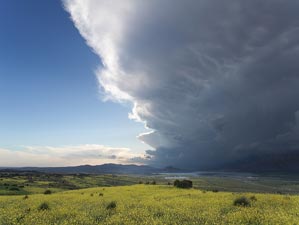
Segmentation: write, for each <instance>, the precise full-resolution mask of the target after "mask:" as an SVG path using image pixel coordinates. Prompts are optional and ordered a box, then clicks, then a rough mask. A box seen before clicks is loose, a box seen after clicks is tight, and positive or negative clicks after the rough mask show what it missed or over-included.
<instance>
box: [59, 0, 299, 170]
mask: <svg viewBox="0 0 299 225" xmlns="http://www.w3.org/2000/svg"><path fill="white" fill-rule="evenodd" d="M64 5H65V8H66V10H67V11H68V12H69V13H70V15H71V18H72V20H73V22H74V24H75V26H76V27H77V28H78V30H79V31H80V33H81V35H82V36H83V37H84V38H85V39H86V41H87V44H88V45H89V46H91V48H92V49H93V50H94V51H95V52H96V53H97V54H98V55H99V57H100V58H101V60H102V62H103V64H104V67H103V68H100V69H99V70H98V71H97V77H98V80H99V84H100V88H101V90H103V92H104V98H105V99H107V100H113V101H119V102H130V103H132V105H133V108H132V113H131V114H130V115H129V117H130V118H131V119H134V120H136V121H139V122H143V123H144V124H145V126H146V127H147V128H148V129H149V132H148V133H146V134H140V136H139V139H140V140H141V141H143V142H145V143H147V144H148V145H150V146H151V147H152V148H154V149H155V150H150V151H147V153H146V158H141V157H140V158H139V157H136V158H134V159H133V161H135V162H144V163H149V164H153V165H173V166H177V167H180V168H196V169H203V168H223V167H225V166H226V165H227V164H231V163H236V162H240V163H241V162H242V160H243V159H244V160H245V159H246V160H247V159H250V158H252V159H257V158H258V157H259V156H263V157H264V156H265V155H273V154H274V155H275V154H288V153H289V152H291V153H292V154H297V153H298V152H299V99H298V98H299V61H298V60H299V13H298V12H299V1H292V0H271V1H270V0H251V1H240V0H226V1H223V0H185V1H182V0H163V1H161V0H150V1H140V0H128V1H119V0H109V1H106V0H105V1H104V0H84V1H81V0H65V1H64ZM257 162H260V160H257ZM269 165H271V164H269ZM256 166H257V167H258V166H259V165H256ZM272 166H273V167H275V164H273V165H272ZM235 167H238V166H236V165H235Z"/></svg>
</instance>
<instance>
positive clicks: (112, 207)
mask: <svg viewBox="0 0 299 225" xmlns="http://www.w3.org/2000/svg"><path fill="white" fill-rule="evenodd" d="M115 208H116V202H115V201H112V202H110V203H109V204H108V205H107V207H106V209H115Z"/></svg>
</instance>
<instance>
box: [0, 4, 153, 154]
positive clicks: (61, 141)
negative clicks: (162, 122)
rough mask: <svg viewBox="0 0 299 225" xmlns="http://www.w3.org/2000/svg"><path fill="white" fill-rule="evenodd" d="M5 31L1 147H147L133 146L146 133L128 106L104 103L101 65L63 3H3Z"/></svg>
mask: <svg viewBox="0 0 299 225" xmlns="http://www.w3.org/2000/svg"><path fill="white" fill-rule="evenodd" d="M0 28H1V29H0V148H5V149H10V150H18V149H20V148H22V146H70V145H85V144H99V145H105V146H112V147H126V148H130V149H131V150H132V151H135V152H142V150H144V149H146V148H148V147H147V146H146V145H145V144H143V143H141V142H140V141H139V140H137V139H136V136H137V135H138V134H139V133H140V132H142V131H143V130H144V128H143V125H142V124H141V123H136V122H134V121H132V120H129V119H128V112H129V111H130V107H129V106H125V105H121V104H117V103H113V102H103V101H102V100H101V96H100V90H99V87H98V82H97V79H96V76H95V73H94V71H95V70H96V69H97V67H98V66H99V65H100V59H99V57H98V56H96V55H95V54H94V53H93V52H92V50H91V49H90V48H89V47H88V46H87V45H86V43H85V40H84V39H83V38H82V37H81V36H80V34H79V32H78V31H77V29H76V28H75V27H74V25H73V23H72V21H71V19H70V15H69V14H68V13H67V12H66V11H65V10H64V9H63V6H62V3H61V1H59V0H46V1H39V0H26V1H19V0H4V1H1V7H0ZM0 154H1V153H0ZM0 157H1V155H0Z"/></svg>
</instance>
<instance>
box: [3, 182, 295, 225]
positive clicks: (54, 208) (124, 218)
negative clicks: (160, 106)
mask: <svg viewBox="0 0 299 225" xmlns="http://www.w3.org/2000/svg"><path fill="white" fill-rule="evenodd" d="M253 195H254V196H255V197H256V200H254V201H253V200H252V201H250V204H251V205H250V206H248V207H244V206H235V205H234V204H233V202H234V200H235V199H236V198H238V197H240V196H246V197H248V199H250V197H251V196H253ZM111 202H114V203H115V205H113V204H114V203H112V204H111ZM42 203H46V204H47V206H48V207H49V208H48V209H40V206H41V204H42ZM114 206H115V207H114ZM46 208H47V207H46ZM298 223H299V197H298V196H289V195H278V194H252V193H242V194H241V193H230V192H217V193H215V192H211V191H202V190H199V189H178V188H175V187H172V186H167V185H133V186H120V187H105V188H104V187H98V188H89V189H81V190H73V191H66V192H60V193H54V194H51V195H43V194H34V195H30V196H28V198H27V199H26V198H24V196H0V224H2V225H12V224H26V225H28V224H35V225H38V224H82V225H88V224H118V225H119V224H188V225H189V224H217V225H218V224H298Z"/></svg>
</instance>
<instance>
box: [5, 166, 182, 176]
mask: <svg viewBox="0 0 299 225" xmlns="http://www.w3.org/2000/svg"><path fill="white" fill-rule="evenodd" d="M3 169H4V168H3ZM10 169H13V170H17V171H36V172H43V173H60V174H75V173H79V174H140V175H142V174H144V175H145V174H146V175H150V174H155V173H179V172H185V171H183V170H181V169H178V168H174V167H171V166H168V167H165V168H163V169H160V168H155V167H151V166H145V165H141V166H138V165H133V164H131V165H122V164H103V165H96V166H91V165H81V166H68V167H22V168H10Z"/></svg>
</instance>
